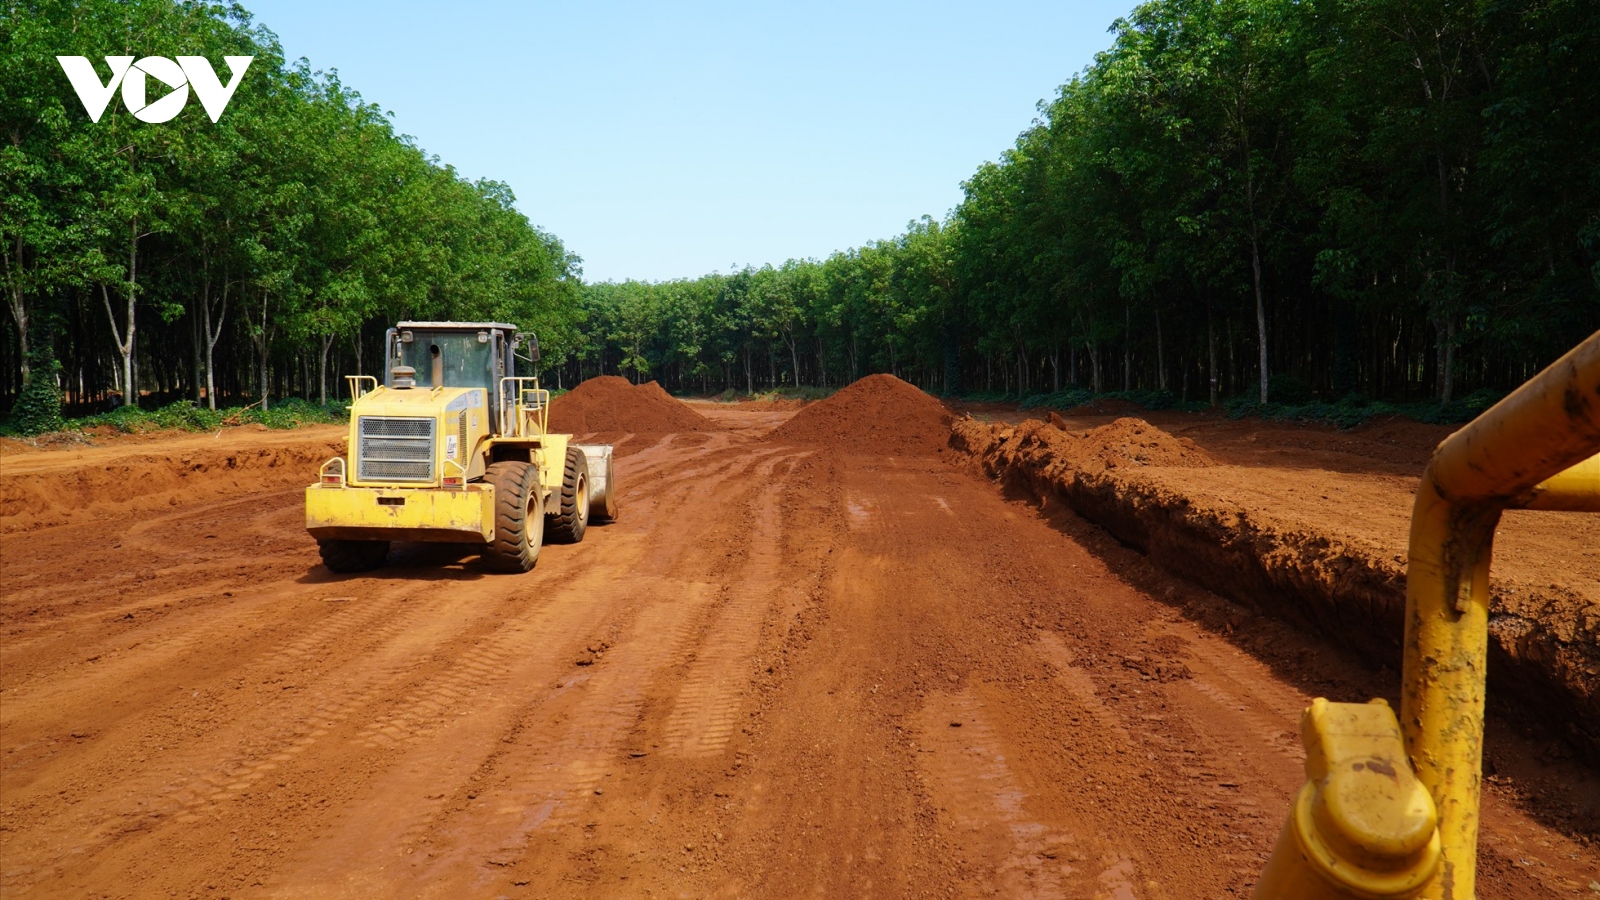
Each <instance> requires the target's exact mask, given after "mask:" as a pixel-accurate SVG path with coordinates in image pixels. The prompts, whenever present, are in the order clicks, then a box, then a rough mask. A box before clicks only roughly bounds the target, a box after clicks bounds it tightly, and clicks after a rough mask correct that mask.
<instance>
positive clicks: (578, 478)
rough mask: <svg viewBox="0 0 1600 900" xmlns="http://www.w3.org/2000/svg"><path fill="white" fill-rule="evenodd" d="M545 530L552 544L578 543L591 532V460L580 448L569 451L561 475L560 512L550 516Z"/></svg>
mask: <svg viewBox="0 0 1600 900" xmlns="http://www.w3.org/2000/svg"><path fill="white" fill-rule="evenodd" d="M548 518H549V521H548V522H546V523H545V527H546V528H548V529H550V539H551V541H553V542H555V543H559V544H576V543H577V542H579V541H581V540H583V533H584V532H585V531H587V530H588V529H589V457H588V456H586V455H585V454H584V452H583V451H582V450H579V449H578V448H577V447H568V448H567V464H566V465H565V466H564V467H563V468H562V472H561V509H560V510H559V511H557V512H554V513H551V514H550V516H549V517H548Z"/></svg>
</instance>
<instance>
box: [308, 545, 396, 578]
mask: <svg viewBox="0 0 1600 900" xmlns="http://www.w3.org/2000/svg"><path fill="white" fill-rule="evenodd" d="M317 552H318V553H321V554H322V564H323V565H325V566H327V567H328V571H330V572H339V573H341V574H342V573H347V572H368V571H371V570H373V569H376V568H377V567H379V566H381V565H383V561H384V559H386V558H387V557H388V556H389V542H388V541H317Z"/></svg>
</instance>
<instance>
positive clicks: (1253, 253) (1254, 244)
mask: <svg viewBox="0 0 1600 900" xmlns="http://www.w3.org/2000/svg"><path fill="white" fill-rule="evenodd" d="M1250 271H1251V274H1253V275H1254V276H1255V286H1256V337H1257V338H1258V339H1259V341H1260V344H1261V402H1262V403H1266V402H1267V304H1266V300H1264V299H1263V298H1262V296H1261V242H1260V241H1259V240H1258V239H1257V237H1256V235H1255V233H1254V231H1252V232H1251V235H1250Z"/></svg>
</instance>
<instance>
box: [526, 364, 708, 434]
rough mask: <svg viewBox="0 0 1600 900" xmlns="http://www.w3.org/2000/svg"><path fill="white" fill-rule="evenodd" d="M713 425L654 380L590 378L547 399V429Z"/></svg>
mask: <svg viewBox="0 0 1600 900" xmlns="http://www.w3.org/2000/svg"><path fill="white" fill-rule="evenodd" d="M715 429H716V426H715V425H713V424H712V422H711V420H710V419H707V418H706V417H705V416H702V415H700V414H699V413H697V412H695V411H694V410H692V409H690V408H689V407H688V406H685V405H684V404H683V403H682V402H681V401H679V400H676V399H674V398H673V397H672V395H671V394H668V393H667V392H666V391H664V390H662V389H661V385H659V384H657V383H656V382H654V381H651V382H647V383H645V384H638V385H636V384H633V383H632V382H630V381H628V379H626V378H623V377H621V376H619V375H601V376H599V377H597V378H591V379H589V380H588V381H585V382H584V383H582V384H580V385H578V386H577V387H575V388H573V389H572V390H570V391H568V392H567V393H565V394H562V395H561V396H559V397H557V398H555V399H554V400H552V401H551V402H550V430H551V431H552V432H556V433H566V434H595V433H599V432H625V433H628V434H663V433H671V432H683V431H712V430H715Z"/></svg>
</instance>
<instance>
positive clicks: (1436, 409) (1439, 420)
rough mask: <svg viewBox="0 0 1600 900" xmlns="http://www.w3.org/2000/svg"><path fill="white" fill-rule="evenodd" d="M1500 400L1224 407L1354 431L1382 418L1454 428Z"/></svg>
mask: <svg viewBox="0 0 1600 900" xmlns="http://www.w3.org/2000/svg"><path fill="white" fill-rule="evenodd" d="M1499 399H1500V395H1498V394H1497V393H1496V392H1494V391H1489V390H1482V391H1476V392H1474V393H1472V394H1471V395H1470V396H1467V397H1464V398H1462V399H1460V400H1453V401H1451V402H1449V403H1438V402H1435V401H1431V400H1424V401H1416V402H1411V403H1388V402H1384V401H1381V400H1367V399H1366V398H1363V397H1359V396H1350V397H1346V398H1345V399H1343V400H1340V401H1338V402H1336V403H1325V402H1321V401H1315V400H1313V401H1310V402H1306V403H1299V404H1294V403H1266V404H1262V403H1255V402H1252V400H1251V398H1238V399H1236V400H1232V401H1229V402H1227V403H1225V404H1223V408H1224V410H1225V411H1226V412H1227V415H1228V417H1229V418H1231V419H1242V418H1245V417H1247V416H1249V417H1256V418H1262V419H1281V420H1286V421H1295V422H1323V423H1327V424H1331V425H1337V426H1339V427H1340V428H1354V427H1355V426H1357V425H1360V424H1361V423H1363V422H1366V421H1369V420H1371V419H1376V418H1380V417H1384V416H1390V417H1394V418H1401V419H1410V420H1412V421H1414V422H1426V423H1429V424H1433V425H1457V424H1463V423H1466V422H1470V421H1472V420H1473V419H1475V418H1477V417H1478V416H1479V415H1480V414H1482V413H1483V411H1484V410H1486V409H1488V408H1489V407H1490V406H1493V405H1494V404H1495V402H1496V401H1498V400H1499Z"/></svg>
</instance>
